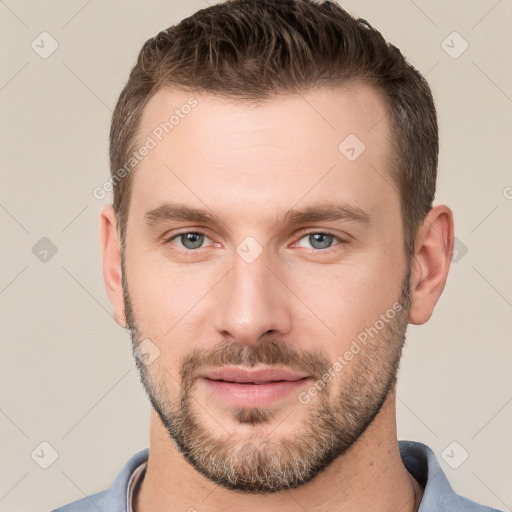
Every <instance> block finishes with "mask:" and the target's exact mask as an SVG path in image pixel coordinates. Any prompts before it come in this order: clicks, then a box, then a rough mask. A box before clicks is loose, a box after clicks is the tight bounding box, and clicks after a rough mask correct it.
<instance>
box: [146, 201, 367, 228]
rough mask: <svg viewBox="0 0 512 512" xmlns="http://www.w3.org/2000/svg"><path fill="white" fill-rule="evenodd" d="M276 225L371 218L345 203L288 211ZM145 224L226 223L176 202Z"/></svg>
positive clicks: (152, 214) (154, 212)
mask: <svg viewBox="0 0 512 512" xmlns="http://www.w3.org/2000/svg"><path fill="white" fill-rule="evenodd" d="M275 219H276V220H275V222H274V224H273V226H275V225H276V224H288V225H290V226H295V225H298V224H305V223H308V222H327V221H336V220H344V221H354V222H358V223H361V224H371V217H370V215H368V213H366V212H365V211H364V210H362V209H361V208H358V207H356V206H352V205H349V204H345V203H339V202H335V203H327V204H325V203H321V204H316V205H312V206H309V207H307V208H304V209H302V210H293V209H292V210H288V211H287V212H286V213H281V214H277V215H276V216H275ZM144 221H145V223H146V224H147V225H148V226H150V227H152V226H158V225H160V224H164V223H166V222H171V221H183V222H195V223H198V224H208V225H212V226H215V225H220V224H225V223H224V222H221V221H220V219H219V218H218V217H217V216H216V215H215V214H214V213H213V212H211V211H209V210H203V209H199V208H191V207H189V206H186V205H184V204H179V203H165V204H162V205H161V206H159V207H157V208H155V209H153V210H150V211H148V212H146V213H145V214H144Z"/></svg>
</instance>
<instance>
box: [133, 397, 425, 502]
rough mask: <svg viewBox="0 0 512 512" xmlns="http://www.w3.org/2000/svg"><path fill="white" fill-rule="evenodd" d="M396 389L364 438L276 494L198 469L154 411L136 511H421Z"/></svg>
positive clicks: (419, 488)
mask: <svg viewBox="0 0 512 512" xmlns="http://www.w3.org/2000/svg"><path fill="white" fill-rule="evenodd" d="M395 418H396V411H395V394H394V393H393V392H391V393H390V394H389V395H388V398H387V399H386V402H385V403H384V406H383V407H382V409H381V411H380V412H379V414H378V416H377V417H376V418H375V420H374V421H373V423H372V424H371V425H370V426H369V427H368V429H367V430H366V432H365V433H364V434H363V435H362V436H361V437H360V438H359V439H358V441H357V442H356V443H355V444H354V445H353V446H352V447H351V448H350V449H349V450H348V451H347V452H346V453H345V454H343V455H342V456H340V457H338V459H336V460H335V461H334V462H333V463H332V464H331V465H330V466H328V467H327V468H326V469H325V470H324V471H322V472H321V473H320V474H318V475H317V476H316V478H314V479H313V480H312V481H310V482H308V483H307V484H305V485H303V486H301V487H299V488H297V489H292V490H290V491H283V492H278V493H275V494H265V495H255V494H241V493H240V492H236V491H232V490H229V489H225V488H223V487H219V486H218V485H216V484H214V483H213V482H211V481H210V480H208V479H207V478H205V477H204V476H203V475H201V474H200V473H198V472H197V471H196V470H195V469H194V468H193V467H192V466H191V465H190V464H189V463H188V462H187V461H186V460H185V458H184V457H183V455H182V454H181V453H180V452H179V450H178V448H177V447H176V445H175V444H174V442H173V441H172V440H171V439H170V437H169V434H168V433H167V430H166V429H165V427H164V426H163V424H162V423H161V421H160V418H159V417H158V415H157V413H156V412H155V411H154V410H152V412H151V428H150V452H149V453H150V455H149V459H148V464H147V469H146V475H145V477H144V480H143V482H142V484H141V486H140V489H139V492H138V494H137V496H136V498H135V503H134V511H135V512H149V511H151V510H183V511H186V510H195V509H197V510H201V512H217V511H220V510H223V511H238V510H240V509H243V510H244V511H247V512H256V511H258V512H262V511H263V512H274V511H283V510H285V511H287V512H303V511H304V510H308V511H309V512H331V511H336V512H345V511H346V512H348V511H350V512H363V511H367V510H372V511H373V512H390V511H397V510H399V511H400V512H416V511H417V510H418V507H419V504H420V501H421V496H422V493H423V490H422V489H421V487H420V485H419V484H418V482H417V481H416V480H415V479H414V478H413V477H412V475H410V473H409V472H408V471H407V469H406V468H405V466H404V464H403V462H402V459H401V457H400V451H399V447H398V441H397V436H396V420H395Z"/></svg>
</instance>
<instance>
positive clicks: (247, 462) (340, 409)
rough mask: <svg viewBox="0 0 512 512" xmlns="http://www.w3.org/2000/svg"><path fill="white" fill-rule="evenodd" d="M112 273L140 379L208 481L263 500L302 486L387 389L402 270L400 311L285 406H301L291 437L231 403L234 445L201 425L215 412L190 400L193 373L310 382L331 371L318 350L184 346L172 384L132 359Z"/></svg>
mask: <svg viewBox="0 0 512 512" xmlns="http://www.w3.org/2000/svg"><path fill="white" fill-rule="evenodd" d="M122 267H123V269H122V270H123V273H122V275H123V278H122V279H123V296H124V303H125V317H126V322H127V325H128V327H129V329H130V335H131V341H132V349H133V353H134V358H135V362H136V365H137V369H138V371H139V377H140V380H141V383H142V385H143V386H144V389H145V391H146V394H147V395H148V398H149V400H150V402H151V405H152V407H153V408H154V409H155V411H156V412H157V414H158V416H159V418H160V420H161V422H162V424H163V425H164V426H165V428H166V430H167V432H168V434H169V436H170V439H171V440H172V441H173V442H174V443H175V444H176V446H177V448H178V449H179V451H180V452H181V453H182V455H183V456H184V458H185V460H187V461H188V462H189V463H190V464H191V465H192V466H193V467H194V468H195V469H196V470H197V471H198V472H199V473H201V474H202V475H203V476H205V477H206V478H208V479H209V480H211V481H212V482H214V483H215V484H218V485H220V486H222V487H225V488H227V489H231V490H236V491H240V492H244V493H253V494H268V493H275V492H279V491H286V490H289V489H293V488H296V487H299V486H301V485H303V484H305V483H307V482H309V481H311V480H312V479H313V478H315V476H317V475H318V474H319V473H320V472H322V471H323V470H324V469H326V468H327V467H328V466H329V465H330V464H331V463H332V462H334V461H335V460H336V459H337V458H338V457H340V456H342V455H343V454H345V453H346V452H347V451H348V450H349V449H350V448H351V447H352V446H353V445H354V444H355V443H356V442H357V440H358V439H359V438H360V437H361V435H362V434H363V433H364V432H365V431H366V429H367V428H368V427H369V426H370V425H371V423H372V422H373V420H374V419H375V418H376V416H377V415H378V413H379V412H380V410H381V408H382V406H383V404H384V402H385V401H386V398H387V397H388V395H389V393H390V392H391V391H392V390H394V388H395V385H396V379H397V373H398V368H399V363H400V359H401V355H402V348H403V345H404V342H405V332H406V329H407V324H408V313H409V309H410V270H409V271H408V272H407V274H406V276H405V278H404V280H403V282H402V292H401V297H400V299H399V304H400V305H401V306H402V309H401V310H400V311H398V312H397V313H396V315H395V316H394V317H393V318H391V319H390V320H389V321H388V322H386V323H385V325H384V327H383V328H382V329H380V330H379V331H378V333H377V334H376V335H375V336H374V337H373V336H372V339H371V341H369V342H368V343H367V344H365V346H364V347H362V348H361V350H360V352H359V353H357V354H356V355H354V358H353V359H352V360H351V361H350V362H349V363H347V366H346V367H345V368H343V370H342V371H341V373H340V375H338V376H334V378H333V379H332V380H331V381H329V382H328V383H327V384H325V387H324V388H323V389H322V390H321V391H319V392H318V394H317V395H316V396H315V397H314V399H313V400H311V401H310V402H309V403H308V404H307V405H306V404H304V403H301V402H300V401H299V400H297V403H296V404H295V405H293V406H290V405H288V406H286V407H289V408H290V409H294V408H295V407H306V408H307V410H302V411H301V412H302V414H301V418H303V419H301V420H300V421H298V422H297V424H296V425H294V430H293V434H292V435H290V436H288V437H286V436H281V437H280V438H277V437H276V436H275V435H274V436H272V433H273V432H274V431H275V430H276V429H277V428H278V426H279V425H280V423H279V422H276V425H275V427H274V428H269V426H271V424H272V422H273V420H274V419H275V418H276V416H277V415H278V413H279V412H280V410H279V409H278V408H275V407H274V408H270V407H269V408H264V407H258V408H243V407H233V408H232V409H231V413H232V417H233V419H234V420H235V422H236V423H237V425H246V426H247V429H249V427H251V428H250V432H247V431H246V430H244V431H243V432H244V434H243V435H239V436H238V438H237V439H236V438H234V436H233V435H232V434H229V433H228V432H227V430H225V434H222V435H221V436H216V435H214V433H213V432H212V431H211V429H208V427H207V425H206V424H205V420H204V417H208V419H209V420H212V421H216V420H215V414H214V413H215V411H211V413H210V412H209V411H208V410H207V409H206V408H205V407H204V406H203V405H202V404H201V403H200V402H199V401H198V400H197V398H196V397H195V396H194V391H195V390H196V389H197V388H196V384H197V372H198V371H199V370H200V369H202V368H205V367H207V366H208V367H221V366H225V365H244V366H245V367H247V366H251V367H252V366H255V365H257V364H263V365H268V366H274V365H275V366H278V367H287V368H290V369H292V370H293V369H295V370H298V371H302V372H306V373H307V374H308V375H311V376H313V377H314V379H315V382H321V381H322V375H325V373H326V372H329V370H330V369H331V371H332V367H333V362H332V361H331V360H329V358H328V357H327V356H326V354H323V353H322V352H321V351H304V350H301V349H297V348H296V347H294V346H292V345H290V344H285V343H283V342H282V341H277V340H272V339H268V340H267V341H265V342H261V344H258V345H243V344H239V343H237V342H233V341H227V340H224V341H223V342H222V343H219V344H218V345H217V346H216V347H214V348H213V349H193V350H191V352H190V353H189V354H188V355H186V356H185V357H184V359H183V360H182V363H181V368H180V380H179V381H178V379H176V377H175V376H173V375H172V374H171V373H170V372H168V370H166V369H164V368H161V367H160V366H158V365H152V369H151V370H150V368H149V367H148V366H146V365H145V364H144V363H143V362H141V360H140V359H139V357H137V356H136V354H137V347H138V346H139V344H140V342H141V341H142V340H143V339H144V338H143V336H142V335H141V329H140V328H139V323H138V322H137V319H136V318H135V315H134V310H133V307H132V302H131V300H130V296H129V292H128V286H127V281H126V279H125V276H126V273H125V270H124V257H123V258H122ZM381 323H384V322H381ZM161 346H162V345H161ZM155 368H156V370H155ZM173 380H174V381H176V382H178V385H179V396H178V397H176V398H174V397H173V396H171V394H172V393H169V391H168V390H169V382H172V381H173ZM336 383H338V387H337V388H336V387H335V385H336ZM340 384H341V385H340ZM175 394H176V393H175ZM282 412H283V411H282V410H281V413H282ZM292 412H293V411H290V413H288V414H287V415H286V416H285V417H284V419H283V420H281V423H284V422H286V419H287V418H288V416H290V415H291V413H292ZM201 414H202V415H203V419H202V418H201ZM208 415H209V416H208ZM217 423H218V422H217ZM265 426H267V430H264V429H263V427H265ZM245 428H246V427H244V429H245Z"/></svg>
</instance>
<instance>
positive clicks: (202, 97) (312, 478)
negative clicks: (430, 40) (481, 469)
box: [60, 0, 491, 512]
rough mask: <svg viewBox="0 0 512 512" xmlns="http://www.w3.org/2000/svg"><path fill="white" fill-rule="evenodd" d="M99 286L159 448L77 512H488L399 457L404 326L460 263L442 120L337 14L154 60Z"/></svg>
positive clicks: (181, 38) (277, 2)
mask: <svg viewBox="0 0 512 512" xmlns="http://www.w3.org/2000/svg"><path fill="white" fill-rule="evenodd" d="M110 157H111V160H110V163H111V173H112V179H111V183H112V186H113V188H114V203H113V206H106V207H105V208H104V209H103V211H102V214H101V244H102V249H103V271H104V278H105V282H106V287H107V291H108V294H109V297H110V300H111V301H112V304H113V308H114V314H115V318H116V321H117V322H118V323H119V324H120V325H122V326H123V327H127V328H129V330H130V333H131V337H132V344H133V351H134V355H135V361H136V364H137V368H138V370H139V372H140V377H141V381H142V384H143V385H144V388H145V390H146V392H147V394H148V397H149V399H150V401H151V404H152V406H153V409H152V413H151V431H150V448H149V450H148V449H146V450H143V451H141V452H139V453H137V454H136V455H134V457H132V458H131V459H130V460H129V461H128V463H127V464H126V466H125V468H124V469H123V470H122V471H121V473H120V474H119V476H118V478H117V480H116V481H115V482H114V484H113V485H112V487H111V488H110V489H109V490H108V491H105V492H101V493H98V494H95V495H93V496H89V497H88V498H84V499H82V500H80V501H78V502H75V503H74V504H71V505H68V506H66V507H63V508H62V509H60V510H62V511H66V512H71V511H92V510H102V511H104V512H114V511H125V510H127V511H134V512H135V511H136V512H148V511H156V510H159V511H164V510H173V511H175V510H176V511H187V510H188V511H194V510H199V511H208V512H210V511H211V512H213V511H219V510H244V511H249V512H252V511H256V510H258V511H262V510H263V511H277V510H278V511H290V512H295V511H299V510H307V511H310V512H314V511H322V512H324V511H333V512H334V511H336V512H338V511H351V512H357V511H367V510H372V511H373V512H384V511H401V512H409V511H418V510H419V511H420V512H434V511H436V512H440V511H450V512H453V511H458V510H460V511H465V512H470V511H489V510H491V509H490V508H487V507H483V506H481V505H478V504H476V503H473V502H471V501H469V500H467V499H464V498H462V497H460V496H458V495H456V494H455V493H454V491H453V490H452V489H451V487H450V485H449V483H448V481H447V479H446V477H445V475H444V474H443V472H442V470H441V468H440V466H439V463H438V461H437V459H436V457H435V455H434V453H433V452H432V451H431V450H430V449H429V448H428V447H427V446H425V445H423V444H420V443H415V442H412V441H401V442H400V443H399V442H398V441H397V433H396V414H395V400H396V375H397V371H398V367H399V362H400V356H401V352H402V347H403V343H404V340H405V332H406V328H407V324H408V323H412V324H423V323H425V322H426V321H427V320H428V319H429V318H430V316H431V314H432V312H433V309H434V307H435V305H436V302H437V300H438V299H439V297H440V295H441V293H442V291H443V288H444V285H445V282H446V278H447V274H448V269H449V266H450V261H451V256H452V252H453V217H452V213H451V211H450V209H449V208H448V207H446V206H444V205H437V206H433V204H432V203H433V199H434V193H435V184H436V170H437V158H438V132H437V120H436V111H435V107H434V102H433V99H432V96H431V92H430V89H429V87H428V85H427V83H426V82H425V80H424V79H423V78H422V77H421V75H420V74H419V73H418V72H417V71H416V70H415V69H414V68H413V67H412V66H411V65H409V64H408V63H407V62H406V61H405V60H404V58H403V56H402V55H401V53H400V52H399V50H398V49H397V48H395V47H394V46H392V45H389V44H388V43H386V41H385V40H384V39H383V37H382V36H381V35H380V33H379V32H377V31H376V30H374V29H373V28H372V27H371V26H370V25H369V24H368V23H367V22H365V21H364V20H355V19H353V18H352V17H351V16H350V15H348V14H347V13H346V12H345V11H344V10H343V9H342V8H341V7H339V6H338V5H337V4H334V3H330V2H324V3H314V2H312V1H311V0H259V1H255V0H235V1H232V2H227V3H223V4H218V5H214V6H211V7H208V8H206V9H203V10H201V11H199V12H197V13H195V14H194V15H193V16H191V17H190V18H187V19H185V20H183V21H182V22H181V23H180V24H178V25H177V26H174V27H171V28H169V29H167V30H165V31H162V32H161V33H159V34H158V35H157V36H156V37H154V38H152V39H150V40H149V41H147V42H146V44H145V45H144V47H143V48H142V50H141V52H140V54H139V57H138V60H137V64H136V66H135V67H134V68H133V70H132V72H131V74H130V78H129V80H128V83H127V84H126V86H125V88H124V90H123V91H122V93H121V96H120V98H119V101H118V103H117V106H116V109H115V111H114V115H113V120H112V128H111V140H110Z"/></svg>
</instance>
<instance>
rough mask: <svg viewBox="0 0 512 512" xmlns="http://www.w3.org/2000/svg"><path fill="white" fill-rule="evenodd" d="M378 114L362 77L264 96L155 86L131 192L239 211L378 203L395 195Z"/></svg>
mask: <svg viewBox="0 0 512 512" xmlns="http://www.w3.org/2000/svg"><path fill="white" fill-rule="evenodd" d="M386 112H387V110H386V104H385V101H384V100H383V98H382V96H381V94H380V93H379V92H378V91H376V90H375V89H373V88H371V87H369V86H368V85H363V84H360V83H358V84H355V83H352V84H348V85H345V86H343V87H337V88H332V89H328V88H319V89H316V90H309V91H306V92H301V93H298V94H283V95H278V96H275V97H273V98H272V99H270V100H265V101H239V100H236V99H233V98H226V97H223V96H218V95H214V94H205V93H199V92H184V91H180V90H171V89H161V90H159V91H158V92H157V93H156V94H155V95H154V96H153V97H152V98H151V100H150V101H149V102H148V104H147V105H146V107H145V110H144V112H143V116H142V119H141V124H140V128H139V134H138V135H139V142H140V144H141V145H142V144H144V143H145V141H146V142H149V141H151V142H150V143H149V145H150V146H151V149H150V150H149V151H148V152H146V153H147V154H146V156H144V158H143V159H142V160H141V161H140V163H138V165H137V168H136V171H135V173H134V176H133V187H132V196H133V197H132V199H133V201H134V203H135V205H137V204H138V203H140V204H144V205H145V206H147V208H148V209H149V208H155V207H158V206H159V204H160V203H163V202H164V201H166V200H169V199H175V198H176V197H177V196H178V197H180V198H182V199H185V200H186V201H188V202H189V203H194V205H195V206H202V207H204V206H205V205H206V206H208V204H214V205H216V206H218V207H220V208H223V207H225V208H226V209H229V208H234V207H235V206H237V207H238V209H239V211H241V210H240V209H242V210H243V209H244V208H245V207H247V209H248V211H249V210H250V209H251V208H254V207H255V206H257V205H259V206H260V208H261V206H263V205H268V206H269V207H270V206H271V203H276V202H278V201H279V202H281V203H283V206H285V205H284V203H287V202H288V203H290V204H289V206H290V207H291V206H292V205H293V203H296V202H297V201H298V200H301V201H302V200H304V201H305V200H307V199H310V200H311V201H312V202H316V203H318V202H319V201H322V200H324V199H327V198H328V196H331V197H332V198H336V199H340V200H343V199H346V200H347V201H348V202H354V200H355V199H357V198H358V199H359V200H360V201H363V202H365V201H366V202H367V203H368V202H371V200H373V202H374V203H375V202H376V203H379V202H382V201H383V200H384V199H385V197H386V194H387V195H389V194H390V193H391V194H394V195H396V189H395V190H393V188H394V187H393V185H392V180H391V178H390V169H391V167H392V160H393V158H392V154H393V153H392V144H391V141H390V139H391V134H390V129H389V123H388V117H387V115H386ZM384 189H386V190H384ZM390 189H391V190H390ZM344 195H345V196H347V197H343V196H344ZM372 197H373V199H372ZM301 198H303V199H301ZM201 203H203V204H201Z"/></svg>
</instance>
